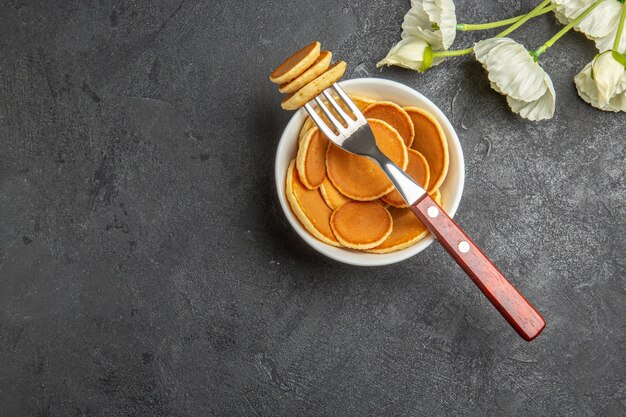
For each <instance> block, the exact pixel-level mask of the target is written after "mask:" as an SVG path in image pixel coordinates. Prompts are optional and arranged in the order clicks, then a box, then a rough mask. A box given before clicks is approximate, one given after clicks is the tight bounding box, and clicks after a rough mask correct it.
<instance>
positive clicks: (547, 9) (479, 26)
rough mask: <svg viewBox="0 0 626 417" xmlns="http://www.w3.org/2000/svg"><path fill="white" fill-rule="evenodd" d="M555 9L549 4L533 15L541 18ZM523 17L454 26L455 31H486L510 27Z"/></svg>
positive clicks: (554, 6)
mask: <svg viewBox="0 0 626 417" xmlns="http://www.w3.org/2000/svg"><path fill="white" fill-rule="evenodd" d="M555 8H556V5H555V4H551V5H550V6H548V7H544V8H543V9H542V10H541V11H540V12H539V13H537V14H536V15H535V17H537V16H541V15H542V14H546V13H549V12H551V11H552V10H554V9H555ZM525 16H526V15H525V14H523V15H520V16H515V17H512V18H510V19H506V20H498V21H497V22H489V23H459V24H457V25H456V30H459V31H468V30H487V29H493V28H499V27H501V26H508V25H512V24H513V23H515V22H517V21H518V20H520V19H522V18H524V17H525Z"/></svg>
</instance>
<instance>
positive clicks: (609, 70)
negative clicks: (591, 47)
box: [591, 51, 626, 106]
mask: <svg viewBox="0 0 626 417" xmlns="http://www.w3.org/2000/svg"><path fill="white" fill-rule="evenodd" d="M591 71H592V72H591V73H592V76H593V80H594V81H595V85H596V88H597V90H598V102H599V103H600V105H601V106H604V105H606V104H607V103H608V102H609V100H610V99H611V97H613V96H615V95H616V94H617V93H619V92H621V91H622V90H623V89H624V87H623V85H626V75H625V74H626V68H624V66H623V65H622V64H621V63H619V62H617V61H616V60H615V59H613V55H612V53H611V52H610V51H609V52H604V53H602V54H600V55H598V56H597V57H595V58H594V59H593V61H591Z"/></svg>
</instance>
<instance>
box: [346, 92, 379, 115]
mask: <svg viewBox="0 0 626 417" xmlns="http://www.w3.org/2000/svg"><path fill="white" fill-rule="evenodd" d="M348 96H349V97H350V98H351V99H352V102H353V103H354V104H356V106H357V107H358V108H359V110H361V112H362V111H363V110H365V109H366V108H367V106H369V105H370V104H374V103H376V100H374V99H372V98H368V97H363V96H355V95H352V94H348Z"/></svg>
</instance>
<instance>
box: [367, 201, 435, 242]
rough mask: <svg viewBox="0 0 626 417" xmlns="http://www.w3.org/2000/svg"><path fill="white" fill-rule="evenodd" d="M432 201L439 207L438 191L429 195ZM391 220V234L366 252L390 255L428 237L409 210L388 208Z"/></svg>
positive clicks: (423, 227) (426, 231)
mask: <svg viewBox="0 0 626 417" xmlns="http://www.w3.org/2000/svg"><path fill="white" fill-rule="evenodd" d="M431 197H432V198H433V200H435V201H436V202H437V204H439V205H441V193H440V192H439V190H437V191H435V192H434V193H433V194H431ZM388 210H389V213H390V214H391V218H392V219H393V230H392V231H391V234H390V235H389V237H388V238H387V240H385V241H384V242H383V243H381V244H380V245H379V246H377V247H375V248H373V249H369V250H368V251H367V252H373V253H390V252H395V251H398V250H402V249H406V248H408V247H409V246H412V245H414V244H416V243H417V242H419V241H420V240H422V239H424V238H425V237H426V236H428V234H429V232H428V229H426V226H424V224H423V223H422V222H421V221H419V220H418V219H417V217H415V214H413V212H412V211H411V209H410V208H408V207H407V208H396V207H390V208H388Z"/></svg>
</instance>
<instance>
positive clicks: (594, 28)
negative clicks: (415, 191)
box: [552, 0, 626, 53]
mask: <svg viewBox="0 0 626 417" xmlns="http://www.w3.org/2000/svg"><path fill="white" fill-rule="evenodd" d="M552 3H553V4H554V5H555V6H556V9H555V10H554V14H555V15H556V18H557V19H558V20H559V22H561V23H562V24H567V23H569V22H571V21H572V20H574V19H575V18H577V17H578V16H579V15H580V14H581V13H582V12H584V11H585V10H586V9H587V8H588V7H589V6H591V5H592V4H593V3H595V0H552ZM622 7H623V4H622V3H620V2H619V1H618V0H604V1H603V2H601V3H600V4H599V5H598V6H597V7H596V8H595V9H593V10H592V11H591V13H589V14H588V15H587V16H586V17H585V18H584V19H583V20H581V21H580V23H578V24H577V25H576V26H574V29H575V30H577V31H579V32H582V33H584V34H585V36H587V37H588V38H589V39H591V40H593V41H594V42H595V43H596V48H598V50H599V51H600V52H605V51H608V50H610V49H611V48H612V47H613V42H614V40H615V36H616V35H617V26H618V23H619V18H620V14H621V13H622ZM619 50H620V52H621V53H624V51H626V31H624V32H622V37H621V40H620V46H619Z"/></svg>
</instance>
